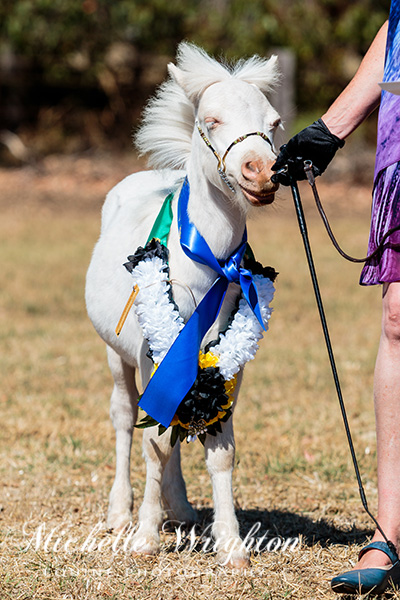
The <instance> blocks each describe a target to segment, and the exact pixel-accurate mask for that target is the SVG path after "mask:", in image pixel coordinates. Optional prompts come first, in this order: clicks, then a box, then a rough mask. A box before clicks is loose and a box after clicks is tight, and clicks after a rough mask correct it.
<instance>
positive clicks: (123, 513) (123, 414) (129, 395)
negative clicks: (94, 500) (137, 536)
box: [107, 346, 139, 531]
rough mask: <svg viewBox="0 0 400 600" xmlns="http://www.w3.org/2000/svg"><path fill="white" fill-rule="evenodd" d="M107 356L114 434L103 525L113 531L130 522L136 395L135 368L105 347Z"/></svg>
mask: <svg viewBox="0 0 400 600" xmlns="http://www.w3.org/2000/svg"><path fill="white" fill-rule="evenodd" d="M107 356H108V364H109V366H110V370H111V373H112V375H113V378H114V389H113V392H112V394H111V407H110V416H111V420H112V423H113V425H114V428H115V433H116V472H115V479H114V484H113V486H112V489H111V493H110V501H109V508H108V518H107V525H108V527H109V528H111V529H114V531H120V530H122V529H123V528H124V527H125V526H126V525H127V524H128V523H130V522H131V521H132V508H133V493H132V486H131V482H130V456H131V446H132V435H133V428H134V426H135V423H136V418H137V399H138V395H139V394H138V391H137V388H136V383H135V369H134V368H133V367H130V366H129V365H128V364H126V363H125V362H124V361H123V360H122V358H121V357H120V356H119V355H118V354H117V353H116V352H115V351H114V350H113V349H112V348H110V347H109V346H108V347H107Z"/></svg>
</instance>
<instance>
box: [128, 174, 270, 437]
mask: <svg viewBox="0 0 400 600" xmlns="http://www.w3.org/2000/svg"><path fill="white" fill-rule="evenodd" d="M189 194H190V187H189V182H188V180H187V178H186V179H185V181H184V184H183V186H182V190H181V193H180V196H179V201H178V227H179V231H180V242H181V246H182V249H183V251H184V252H185V254H186V255H187V256H188V257H189V258H191V259H192V260H194V261H196V262H198V263H201V264H203V265H206V266H208V267H210V268H211V269H213V270H214V271H215V272H216V273H217V274H218V277H217V278H216V280H215V281H214V283H213V285H212V286H211V288H210V289H209V291H208V292H207V294H206V295H205V296H204V298H203V299H202V301H201V302H200V303H199V305H198V306H197V308H196V310H195V311H194V313H193V314H192V316H191V317H190V319H189V320H188V322H187V323H186V325H185V326H184V327H183V329H182V330H181V332H180V333H179V335H178V337H177V338H176V340H175V341H174V343H173V344H172V346H171V348H170V349H169V351H168V352H167V354H166V355H165V357H164V359H163V360H162V362H161V363H160V365H159V366H158V368H157V370H156V371H155V373H154V375H153V377H152V378H151V379H150V381H149V383H148V385H147V387H146V389H145V391H144V392H143V395H142V397H141V399H140V402H139V406H140V407H141V408H143V410H145V411H146V412H147V414H148V415H150V416H151V417H153V419H155V420H156V421H158V422H159V423H161V424H162V425H164V427H168V426H169V424H170V423H171V421H172V419H173V418H174V415H175V413H176V410H177V408H178V406H179V404H180V403H181V402H182V400H183V399H184V397H185V396H186V394H187V393H188V391H189V390H190V388H191V387H192V385H193V383H194V381H195V379H196V377H197V372H198V361H199V350H200V345H201V341H202V339H203V337H204V336H205V334H206V333H207V331H208V330H209V329H210V327H211V325H212V324H213V323H214V321H215V320H216V318H217V316H218V313H219V311H220V309H221V306H222V303H223V301H224V298H225V294H226V290H227V288H228V285H229V283H231V282H233V283H238V284H239V285H240V287H241V289H242V293H243V296H244V298H245V299H246V301H247V302H248V304H249V306H250V307H251V309H252V311H253V312H254V314H255V315H256V317H257V319H258V321H259V322H260V324H261V326H262V328H263V329H264V330H265V327H264V323H263V320H262V316H261V311H260V306H259V303H258V294H257V289H256V286H255V285H254V282H253V278H252V274H251V272H250V271H249V270H247V269H244V268H243V267H241V266H240V263H241V262H242V258H243V255H244V253H245V250H246V245H247V232H246V229H245V230H244V233H243V238H242V242H241V244H240V246H239V248H237V250H235V251H234V252H233V254H232V255H231V256H230V257H229V258H228V259H227V260H226V261H221V260H218V259H217V258H215V256H214V254H213V253H212V251H211V250H210V247H209V246H208V244H207V242H206V240H205V239H204V238H203V236H202V235H201V234H200V233H199V232H198V230H197V229H196V227H195V226H194V225H193V223H191V222H190V220H189V216H188V211H187V209H188V201H189Z"/></svg>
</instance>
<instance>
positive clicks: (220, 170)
mask: <svg viewBox="0 0 400 600" xmlns="http://www.w3.org/2000/svg"><path fill="white" fill-rule="evenodd" d="M196 127H197V130H198V132H199V133H200V136H201V137H202V139H203V140H204V142H205V143H206V145H207V146H208V147H209V148H210V150H211V152H212V153H213V154H214V156H215V158H216V159H217V160H218V165H217V171H218V173H219V175H220V177H221V179H222V181H223V182H224V183H226V185H227V186H228V188H229V189H230V190H231V191H232V192H234V191H235V190H234V187H233V186H232V184H231V182H230V181H229V179H228V177H227V175H226V164H225V160H226V157H227V156H228V152H230V151H231V150H232V148H233V147H234V146H236V144H239V143H240V142H243V141H244V140H246V139H247V138H248V137H250V136H252V135H258V136H260V137H261V138H262V139H263V140H265V141H266V142H268V144H269V145H270V146H271V149H272V151H273V152H274V146H273V144H272V142H271V140H270V139H269V137H268V136H267V135H266V134H265V133H263V132H262V131H253V132H251V133H246V134H245V135H241V136H240V137H238V138H237V139H236V140H234V141H233V142H232V143H231V144H230V145H229V146H228V148H227V149H226V150H225V153H224V154H223V155H222V157H221V155H220V154H218V152H217V151H216V150H215V148H214V147H213V145H212V144H211V142H210V140H209V139H208V137H207V136H206V134H205V133H204V131H203V130H202V128H201V127H200V123H199V122H198V121H197V120H196ZM274 153H275V152H274Z"/></svg>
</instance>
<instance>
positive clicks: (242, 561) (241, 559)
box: [217, 550, 250, 570]
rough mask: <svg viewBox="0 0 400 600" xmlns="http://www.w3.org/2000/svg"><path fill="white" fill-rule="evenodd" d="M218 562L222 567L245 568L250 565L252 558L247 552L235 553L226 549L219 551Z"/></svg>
mask: <svg viewBox="0 0 400 600" xmlns="http://www.w3.org/2000/svg"><path fill="white" fill-rule="evenodd" d="M217 562H218V564H219V565H221V567H228V569H238V570H243V569H247V568H248V567H250V560H249V557H248V556H247V554H243V553H237V554H235V553H230V552H229V551H228V552H227V551H226V550H220V551H219V552H217Z"/></svg>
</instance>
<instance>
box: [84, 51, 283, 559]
mask: <svg viewBox="0 0 400 600" xmlns="http://www.w3.org/2000/svg"><path fill="white" fill-rule="evenodd" d="M168 68H169V75H170V78H169V80H168V81H167V82H165V83H164V84H163V86H161V88H160V90H159V91H158V94H157V95H156V97H155V98H154V99H153V100H151V101H150V103H149V105H148V107H147V109H146V111H145V114H144V120H143V124H142V126H141V129H140V130H139V133H138V135H137V139H136V142H137V145H138V148H139V150H140V151H141V153H142V154H143V153H147V154H149V155H150V164H151V166H153V167H155V168H156V169H160V170H156V171H147V172H141V173H137V174H134V175H131V176H129V177H127V178H126V179H124V180H123V181H122V182H120V183H119V184H118V185H117V186H116V187H115V188H114V189H113V190H111V192H110V193H109V194H108V196H107V199H106V202H105V204H104V207H103V212H102V227H101V235H100V238H99V241H98V243H97V245H96V247H95V250H94V253H93V258H92V261H91V264H90V267H89V270H88V274H87V285H86V302H87V309H88V314H89V316H90V319H91V320H92V322H93V325H94V327H95V328H96V330H97V332H98V333H99V335H100V336H101V337H102V338H103V340H104V341H105V342H106V344H107V351H108V362H109V366H110V369H111V371H112V375H113V378H114V389H113V392H112V396H111V419H112V422H113V425H114V427H115V430H116V454H117V457H116V476H115V481H114V484H113V487H112V490H111V494H110V504H109V512H108V526H109V527H110V528H113V529H114V530H121V529H122V528H124V527H125V526H126V525H127V524H128V523H129V522H130V521H131V519H132V506H133V494H132V487H131V483H130V452H131V443H132V433H133V428H134V426H135V423H136V419H137V400H138V391H137V387H136V383H135V369H136V368H139V372H140V377H141V381H142V385H143V387H145V386H146V384H147V383H148V381H149V379H150V375H151V369H152V362H151V360H150V359H149V358H148V357H147V356H146V352H147V351H148V345H147V342H146V341H145V340H144V338H143V334H142V331H141V329H140V327H139V324H138V321H137V319H136V316H135V314H134V311H131V312H130V313H129V315H128V318H127V320H126V323H125V325H124V328H123V331H122V333H121V335H120V336H119V337H117V336H116V334H115V326H116V324H117V322H118V320H119V317H120V315H121V313H122V311H123V309H124V306H125V303H126V301H127V298H128V297H129V294H130V292H131V289H132V279H131V277H130V275H129V274H128V273H127V271H126V270H125V269H124V267H123V266H122V265H123V263H124V261H125V260H126V257H127V256H128V255H129V254H132V253H133V252H134V251H135V250H136V248H137V247H138V246H140V245H142V246H144V244H145V242H146V239H147V237H148V235H149V233H150V230H151V228H152V225H153V222H154V220H155V217H156V216H157V214H158V211H159V209H160V207H161V204H162V202H163V200H164V198H165V197H166V196H167V194H169V193H170V192H171V191H172V192H177V193H176V194H175V196H174V200H173V205H172V206H173V213H174V218H173V222H172V226H171V230H170V235H169V239H168V248H169V252H170V278H171V281H172V288H173V296H174V301H175V303H176V304H177V306H179V311H180V314H181V315H182V317H183V319H184V321H185V322H186V321H187V319H188V318H189V317H190V315H191V314H192V312H193V310H194V303H193V298H194V299H195V301H196V303H198V302H199V301H200V300H201V299H202V298H203V296H204V295H205V293H206V292H207V291H208V290H209V288H210V287H211V285H212V283H213V281H214V280H215V272H214V271H212V270H211V269H210V268H209V267H207V266H203V265H200V264H199V263H195V262H193V261H191V260H190V259H189V258H188V257H187V256H186V255H185V254H184V253H183V251H182V249H181V247H180V243H179V234H178V227H177V220H176V202H177V197H178V195H179V191H180V188H181V185H182V179H183V177H184V176H185V175H187V177H188V180H189V183H190V199H189V204H188V214H189V217H190V220H191V222H192V223H194V224H195V225H196V227H197V229H198V231H199V232H200V234H202V235H203V237H204V238H205V239H206V241H207V242H208V245H209V247H210V248H211V250H212V251H213V253H214V255H215V256H216V257H217V258H218V259H226V258H227V257H228V256H229V255H230V254H231V253H232V252H233V250H234V249H236V248H237V247H238V246H239V244H240V243H241V240H242V235H243V230H244V227H245V222H246V216H247V214H248V212H249V209H251V207H259V206H262V205H265V204H270V203H271V202H272V201H273V199H274V193H275V192H276V189H277V185H275V184H274V183H273V182H272V181H271V176H272V174H273V173H272V171H271V166H272V165H273V163H274V161H275V154H274V151H273V136H274V132H275V130H276V128H277V127H279V126H280V123H281V121H280V117H279V115H278V113H277V112H276V110H275V109H274V108H273V107H272V106H271V104H270V103H269V102H268V100H267V98H266V96H265V94H266V93H267V92H269V91H270V90H271V89H272V88H273V86H274V85H276V83H277V82H278V79H279V74H278V70H277V65H276V57H271V58H270V59H268V60H267V59H262V58H259V57H253V58H251V59H249V60H247V61H240V62H239V63H237V64H236V65H235V66H233V67H230V66H224V65H222V64H220V63H218V62H216V61H215V60H214V59H212V58H210V57H209V56H208V55H207V54H205V53H204V52H203V51H202V50H200V49H199V48H197V47H196V46H194V45H191V44H188V43H182V44H181V45H180V46H179V50H178V57H177V66H175V65H173V64H170V65H169V67H168ZM197 125H198V126H199V127H200V130H201V132H203V134H204V137H206V138H207V139H208V141H209V142H210V143H211V144H212V147H213V148H214V149H215V151H216V152H217V153H218V154H219V155H220V156H222V155H223V154H224V153H225V151H226V149H227V148H228V147H229V145H230V144H231V143H232V142H233V141H235V140H237V139H238V138H239V137H240V136H244V135H245V134H248V133H249V132H263V134H264V139H263V138H262V137H261V136H260V135H253V136H251V137H247V138H246V139H244V140H243V141H240V143H237V144H235V145H234V146H233V147H232V148H231V150H230V151H229V153H228V154H227V155H226V157H225V163H226V164H225V173H224V175H225V178H226V179H227V181H228V184H229V185H227V183H226V182H224V181H223V180H222V179H221V177H220V175H219V173H218V171H217V160H216V158H215V156H214V155H213V153H212V152H211V151H210V147H208V146H207V144H206V143H205V140H204V137H203V138H202V136H201V134H200V131H199V129H198V127H197ZM266 137H268V139H269V140H270V143H267V140H266V139H265V138H266ZM174 282H175V283H174ZM189 292H190V293H189ZM238 293H239V287H238V286H237V285H236V284H232V283H231V284H230V285H229V288H228V292H227V294H226V297H225V300H224V303H223V306H222V309H221V312H220V314H219V316H218V318H217V321H216V322H215V324H214V326H213V327H212V328H211V329H210V330H209V332H208V334H207V335H206V338H204V340H203V344H202V347H204V345H205V344H206V343H207V342H208V341H210V340H211V339H215V337H216V334H217V332H218V331H221V330H222V329H223V328H224V324H225V323H226V321H227V319H228V317H229V315H230V313H231V311H232V309H233V306H234V303H235V300H236V297H237V295H238ZM239 379H240V377H239ZM239 383H240V382H238V385H237V388H236V394H237V392H238V390H239ZM166 384H167V382H166ZM179 445H180V444H179V443H177V444H176V445H175V446H174V448H172V447H171V443H170V429H167V431H166V432H165V433H163V434H162V435H158V428H157V427H150V428H148V429H145V430H144V434H143V454H144V457H145V460H146V466H147V481H146V488H145V492H144V499H143V503H142V506H141V508H140V510H139V524H138V529H137V531H136V533H135V538H134V539H135V541H136V542H137V544H136V546H135V548H136V551H137V552H140V553H143V554H155V553H156V552H158V550H159V544H160V539H159V530H160V527H161V524H162V518H163V509H166V510H167V511H168V513H169V518H174V519H177V520H178V521H179V522H186V523H190V522H191V523H193V522H194V520H195V518H196V513H195V511H194V510H193V508H192V507H191V505H190V504H189V502H188V500H187V496H186V489H185V483H184V481H183V477H182V473H181V468H180V449H179ZM204 445H205V457H206V464H207V468H208V471H209V473H210V476H211V480H212V487H213V498H214V507H215V515H214V522H213V529H212V531H213V536H214V538H215V540H217V543H218V551H217V560H218V561H219V562H220V563H227V562H229V564H231V565H232V566H235V567H243V566H245V565H247V564H248V553H247V551H246V549H245V548H243V547H242V546H241V543H240V542H241V540H240V537H239V528H238V523H237V520H236V516H235V512H234V503H233V495H232V468H233V464H234V453H235V444H234V436H233V427H232V419H229V420H228V421H227V422H225V423H223V425H222V433H218V434H217V436H216V437H212V436H210V435H207V436H206V440H205V444H204Z"/></svg>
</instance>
